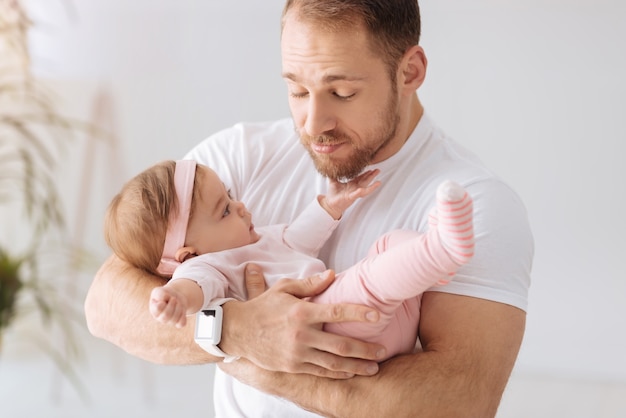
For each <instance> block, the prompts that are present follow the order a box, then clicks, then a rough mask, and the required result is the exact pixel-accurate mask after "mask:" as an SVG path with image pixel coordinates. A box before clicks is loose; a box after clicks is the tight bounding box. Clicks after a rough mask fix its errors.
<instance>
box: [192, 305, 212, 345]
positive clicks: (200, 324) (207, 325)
mask: <svg viewBox="0 0 626 418" xmlns="http://www.w3.org/2000/svg"><path fill="white" fill-rule="evenodd" d="M196 321H197V324H196V339H206V340H212V339H214V337H215V310H212V309H209V310H206V311H202V312H201V313H199V314H198V316H197V317H196Z"/></svg>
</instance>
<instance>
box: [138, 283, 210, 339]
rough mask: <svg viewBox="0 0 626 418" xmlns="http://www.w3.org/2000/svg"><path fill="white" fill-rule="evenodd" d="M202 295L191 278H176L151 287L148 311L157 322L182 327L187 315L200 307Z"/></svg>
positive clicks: (202, 299)
mask: <svg viewBox="0 0 626 418" xmlns="http://www.w3.org/2000/svg"><path fill="white" fill-rule="evenodd" d="M203 301H204V295H203V293H202V289H201V288H200V286H199V285H198V283H196V282H195V281H193V280H188V279H177V280H171V281H169V282H168V283H167V284H166V285H165V286H159V287H155V288H154V289H152V293H151V294H150V313H151V314H152V316H153V317H154V318H155V319H156V320H157V321H159V322H162V323H164V324H169V325H175V326H176V327H177V328H182V327H184V326H185V324H186V323H187V315H191V314H194V313H196V312H198V311H199V310H200V308H202V303H203Z"/></svg>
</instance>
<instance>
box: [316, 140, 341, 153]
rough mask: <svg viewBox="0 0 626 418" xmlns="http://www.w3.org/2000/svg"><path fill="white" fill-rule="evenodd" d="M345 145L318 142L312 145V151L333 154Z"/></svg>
mask: <svg viewBox="0 0 626 418" xmlns="http://www.w3.org/2000/svg"><path fill="white" fill-rule="evenodd" d="M342 145H343V143H339V144H320V143H318V142H312V143H311V149H312V150H313V151H315V152H316V153H318V154H331V153H333V152H335V151H337V149H339V148H340V147H341V146H342Z"/></svg>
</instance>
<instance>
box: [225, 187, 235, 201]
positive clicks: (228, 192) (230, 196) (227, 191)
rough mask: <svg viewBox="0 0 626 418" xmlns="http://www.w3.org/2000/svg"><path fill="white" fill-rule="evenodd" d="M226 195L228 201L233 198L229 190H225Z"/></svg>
mask: <svg viewBox="0 0 626 418" xmlns="http://www.w3.org/2000/svg"><path fill="white" fill-rule="evenodd" d="M226 193H227V194H228V198H229V199H232V198H233V195H231V194H230V189H228V190H226Z"/></svg>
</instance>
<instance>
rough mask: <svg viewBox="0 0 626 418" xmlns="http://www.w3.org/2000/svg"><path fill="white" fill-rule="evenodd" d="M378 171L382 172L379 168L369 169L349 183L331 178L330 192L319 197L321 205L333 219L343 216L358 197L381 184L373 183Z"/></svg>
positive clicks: (370, 191) (367, 193)
mask: <svg viewBox="0 0 626 418" xmlns="http://www.w3.org/2000/svg"><path fill="white" fill-rule="evenodd" d="M378 173H380V170H378V169H376V170H369V171H366V172H364V173H362V174H360V175H359V176H358V177H355V178H353V179H352V180H350V181H349V182H347V183H341V182H339V181H337V180H332V179H331V180H329V182H328V194H326V195H321V196H319V197H318V200H319V202H320V205H321V206H322V207H323V208H324V210H326V212H328V214H329V215H330V216H332V217H333V219H335V220H336V219H339V218H341V215H343V212H344V211H345V210H346V209H348V208H349V207H350V205H352V204H353V203H354V202H355V201H356V200H357V199H358V198H360V197H365V196H367V195H369V194H370V193H372V192H373V191H374V190H376V189H377V188H378V186H380V181H375V182H373V183H372V180H374V178H375V177H376V176H377V175H378Z"/></svg>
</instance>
